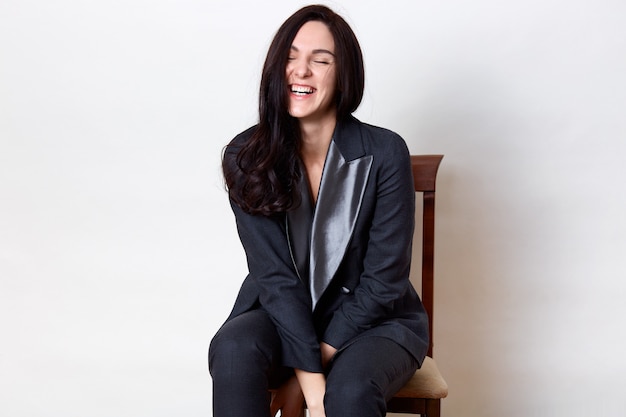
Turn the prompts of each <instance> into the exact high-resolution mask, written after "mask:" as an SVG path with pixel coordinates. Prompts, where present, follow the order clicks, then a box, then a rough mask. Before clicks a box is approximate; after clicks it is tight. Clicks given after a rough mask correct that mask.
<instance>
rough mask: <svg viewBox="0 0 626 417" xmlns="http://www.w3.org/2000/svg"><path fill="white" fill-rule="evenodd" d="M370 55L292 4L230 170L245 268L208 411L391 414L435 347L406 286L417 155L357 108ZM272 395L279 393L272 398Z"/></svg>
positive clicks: (218, 352)
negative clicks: (253, 122)
mask: <svg viewBox="0 0 626 417" xmlns="http://www.w3.org/2000/svg"><path fill="white" fill-rule="evenodd" d="M363 87H364V71H363V59H362V55H361V50H360V47H359V44H358V41H357V40H356V37H355V36H354V33H353V32H352V30H351V29H350V27H349V26H348V24H347V23H346V22H345V21H344V20H343V19H342V18H341V17H340V16H338V15H337V14H335V13H334V12H333V11H332V10H330V9H328V8H326V7H324V6H309V7H305V8H303V9H301V10H299V11H297V12H296V13H295V14H294V15H292V16H291V17H290V18H289V19H287V20H286V21H285V23H283V25H282V26H281V27H280V29H279V30H278V32H277V34H276V36H275V38H274V40H273V42H272V44H271V46H270V48H269V51H268V54H267V59H266V61H265V65H264V68H263V74H262V79H261V89H260V100H259V102H260V106H259V113H260V115H259V116H260V117H259V124H258V125H257V126H254V127H252V128H250V129H248V130H247V131H245V132H243V133H241V134H239V135H238V136H236V137H235V138H234V139H233V140H232V142H231V143H230V144H229V145H228V146H227V148H226V150H225V153H224V159H223V170H224V176H225V180H226V185H227V187H228V191H229V196H230V201H231V205H232V209H233V212H234V214H235V218H236V222H237V228H238V232H239V236H240V239H241V242H242V244H243V247H244V249H245V252H246V256H247V261H248V268H249V274H248V276H247V277H246V279H245V281H244V283H243V285H242V287H241V290H240V293H239V295H238V297H237V300H236V302H235V306H234V308H233V310H232V312H231V314H230V316H229V318H228V319H227V321H226V323H225V324H224V325H223V326H222V328H221V329H220V330H219V331H218V333H217V334H216V335H215V337H214V338H213V340H212V342H211V347H210V350H209V368H210V371H211V376H212V378H213V410H214V415H215V416H218V417H222V416H241V417H243V416H245V417H250V416H269V415H274V414H276V412H277V411H278V410H281V412H282V415H283V416H285V417H291V416H295V415H298V412H299V410H300V409H301V407H302V401H303V399H304V400H305V401H306V404H307V407H308V409H309V413H310V415H311V416H312V417H319V416H328V417H339V416H341V417H348V416H358V417H367V416H384V415H385V410H386V401H387V400H388V399H389V398H390V397H391V396H392V395H393V394H394V393H395V392H396V391H397V390H398V389H399V388H400V387H401V386H402V385H403V384H404V383H405V382H406V381H407V380H408V379H409V378H410V377H411V376H412V374H413V373H414V371H415V369H417V368H418V367H419V366H420V365H421V362H422V360H423V358H424V355H425V353H426V349H427V346H428V329H427V326H428V325H427V319H426V314H425V312H424V309H423V307H422V305H421V302H420V300H419V298H418V296H417V294H416V292H415V290H414V289H413V287H412V286H411V284H410V282H409V267H410V260H411V240H412V235H413V222H414V198H415V195H414V191H413V184H412V175H411V167H410V157H409V153H408V150H407V147H406V144H405V143H404V141H403V140H402V139H401V138H400V137H399V136H398V135H396V134H395V133H393V132H390V131H388V130H385V129H381V128H377V127H373V126H370V125H366V124H364V123H361V122H359V121H358V120H356V119H355V118H354V117H352V116H351V114H352V112H354V111H355V110H356V108H357V107H358V105H359V103H360V101H361V98H362V96H363ZM269 388H275V389H276V391H275V393H274V395H272V396H271V397H270V394H269V393H268V389H269Z"/></svg>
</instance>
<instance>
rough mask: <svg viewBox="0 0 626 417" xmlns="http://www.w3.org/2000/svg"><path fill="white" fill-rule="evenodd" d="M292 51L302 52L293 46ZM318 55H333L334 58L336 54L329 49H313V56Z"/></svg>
mask: <svg viewBox="0 0 626 417" xmlns="http://www.w3.org/2000/svg"><path fill="white" fill-rule="evenodd" d="M291 49H292V50H294V51H296V52H300V50H299V49H298V48H297V47H296V46H294V45H291ZM316 54H328V55H332V56H333V57H334V56H335V54H334V53H332V52H331V51H329V50H328V49H313V55H316Z"/></svg>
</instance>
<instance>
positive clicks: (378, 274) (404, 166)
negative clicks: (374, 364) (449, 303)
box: [323, 134, 415, 348]
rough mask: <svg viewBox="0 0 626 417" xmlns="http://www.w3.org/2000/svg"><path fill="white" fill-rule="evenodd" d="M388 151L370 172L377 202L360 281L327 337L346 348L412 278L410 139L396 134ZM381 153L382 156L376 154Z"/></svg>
mask: <svg viewBox="0 0 626 417" xmlns="http://www.w3.org/2000/svg"><path fill="white" fill-rule="evenodd" d="M387 139H388V141H387V142H388V145H387V146H386V149H385V151H384V152H382V153H381V154H380V155H375V156H374V158H375V166H376V171H375V172H374V175H373V176H370V182H371V183H370V185H368V186H370V187H375V204H374V211H373V216H372V219H371V222H370V223H369V227H370V229H369V231H368V232H366V233H364V235H365V236H368V238H367V248H366V250H365V257H364V259H363V271H362V273H361V275H360V278H359V283H358V285H357V286H356V288H354V291H353V292H352V294H350V296H349V297H347V298H346V300H345V301H344V302H343V303H342V304H341V307H340V308H339V309H338V310H336V311H335V313H334V315H333V317H332V319H331V321H330V323H329V326H328V327H327V329H326V331H325V333H324V337H323V340H324V341H325V342H326V343H329V344H330V345H332V346H334V347H336V348H341V347H342V346H343V345H344V344H345V343H346V342H348V341H349V340H350V339H352V338H354V337H355V336H357V335H359V334H360V333H361V332H363V331H365V330H367V329H370V328H372V327H374V326H376V325H377V324H380V323H382V322H384V321H385V320H386V319H387V318H388V316H389V314H390V312H391V310H392V309H393V307H394V303H395V302H396V300H398V299H400V298H401V297H402V296H403V294H404V293H405V291H406V290H407V287H408V286H409V285H410V283H409V271H410V265H411V246H412V241H413V230H414V225H415V191H414V188H413V174H412V172H411V159H410V155H409V151H408V149H407V147H406V144H405V142H404V140H402V138H400V137H399V136H398V135H396V134H391V136H390V137H389V138H387ZM377 157H378V162H376V158H377Z"/></svg>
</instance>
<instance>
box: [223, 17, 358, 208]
mask: <svg viewBox="0 0 626 417" xmlns="http://www.w3.org/2000/svg"><path fill="white" fill-rule="evenodd" d="M310 21H320V22H322V23H324V24H326V26H327V27H328V29H329V30H330V32H331V34H332V35H333V38H334V41H335V55H336V61H335V62H336V64H335V65H336V68H337V86H336V88H335V91H336V93H335V94H336V95H335V104H336V106H337V119H338V120H341V119H342V118H345V117H347V116H349V115H350V114H351V113H352V112H354V111H355V110H356V109H357V107H358V106H359V104H360V103H361V99H362V98H363V89H364V85H365V71H364V68H363V56H362V53H361V47H360V46H359V42H358V40H357V39H356V36H355V35H354V32H353V31H352V29H351V28H350V26H349V25H348V24H347V23H346V21H345V20H344V19H343V18H342V17H341V16H339V15H338V14H336V13H335V12H333V11H332V10H331V9H329V8H328V7H326V6H321V5H313V6H307V7H304V8H302V9H300V10H298V11H297V12H295V13H294V14H293V15H292V16H291V17H289V18H288V19H287V20H286V21H285V22H284V23H283V24H282V25H281V27H280V28H279V29H278V32H277V33H276V35H275V36H274V39H273V41H272V43H271V45H270V47H269V50H268V53H267V57H266V59H265V65H264V66H263V72H262V75H261V87H260V91H259V123H258V125H257V126H256V128H255V129H254V131H253V133H252V135H251V136H250V137H249V139H248V140H246V141H245V142H244V143H243V144H241V146H240V147H237V151H236V152H237V153H236V157H233V155H228V152H227V153H226V154H225V155H224V159H223V162H222V169H223V171H224V179H225V181H226V187H227V188H228V192H229V195H230V198H231V199H232V200H233V201H234V202H235V204H237V205H238V206H239V207H241V208H242V209H243V210H244V211H245V212H247V213H250V214H261V215H265V216H270V215H274V214H277V213H283V212H286V211H288V210H290V209H292V208H295V207H297V206H298V205H299V204H300V193H299V190H298V187H297V184H298V182H299V181H300V179H301V176H302V173H301V172H300V165H299V162H298V160H299V156H298V151H299V143H300V127H299V124H298V120H297V119H296V118H294V117H292V116H291V115H290V114H289V109H288V94H289V92H288V85H287V80H286V73H285V71H286V65H287V59H288V56H289V51H290V48H291V44H292V43H293V40H294V38H295V37H296V34H297V33H298V31H299V30H300V28H301V27H302V25H304V24H305V23H307V22H310ZM233 159H234V161H233Z"/></svg>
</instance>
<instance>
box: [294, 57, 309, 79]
mask: <svg viewBox="0 0 626 417" xmlns="http://www.w3.org/2000/svg"><path fill="white" fill-rule="evenodd" d="M291 65H292V71H293V74H294V75H295V76H296V77H299V78H306V77H308V76H309V75H311V68H310V67H309V63H308V62H307V61H306V60H305V59H296V60H294V61H292V62H291Z"/></svg>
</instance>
